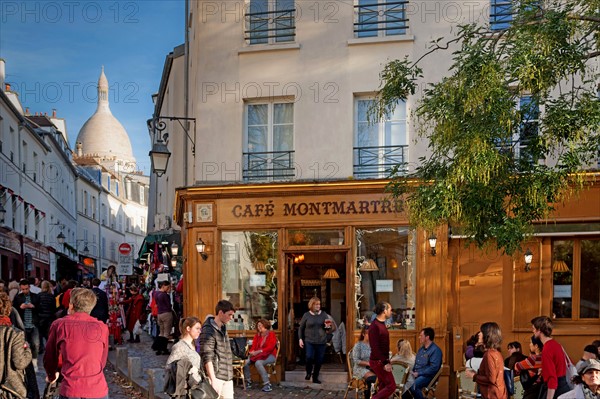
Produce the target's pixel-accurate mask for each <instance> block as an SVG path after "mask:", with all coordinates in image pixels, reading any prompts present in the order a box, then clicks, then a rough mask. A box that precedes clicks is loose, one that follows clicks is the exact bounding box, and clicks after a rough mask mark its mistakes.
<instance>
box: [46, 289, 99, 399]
mask: <svg viewBox="0 0 600 399" xmlns="http://www.w3.org/2000/svg"><path fill="white" fill-rule="evenodd" d="M95 305H96V294H94V292H93V291H92V290H90V289H87V288H75V289H73V291H71V298H70V302H69V309H68V315H67V316H66V317H63V318H61V319H58V320H56V321H54V323H52V325H51V326H50V332H49V334H48V343H47V344H46V353H45V355H44V368H45V369H46V374H47V377H46V378H47V380H48V381H55V380H56V379H57V378H58V373H59V372H60V374H62V375H63V381H62V383H61V385H60V395H61V397H63V398H65V399H72V398H89V399H107V398H108V385H107V384H106V379H105V378H104V372H103V370H104V366H106V359H107V357H108V327H107V326H106V324H104V323H102V322H100V321H98V320H97V319H95V318H94V317H92V316H90V312H91V311H92V309H93V308H94V306H95ZM59 357H60V359H62V367H61V368H60V370H59Z"/></svg>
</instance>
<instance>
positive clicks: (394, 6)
mask: <svg viewBox="0 0 600 399" xmlns="http://www.w3.org/2000/svg"><path fill="white" fill-rule="evenodd" d="M407 4H408V1H406V0H403V1H382V2H376V0H375V1H374V2H373V3H370V4H359V5H355V6H354V9H355V10H356V14H357V21H356V22H355V23H354V34H355V36H356V37H371V36H379V33H380V32H381V34H382V35H383V36H389V35H404V34H406V29H407V28H408V18H406V5H407Z"/></svg>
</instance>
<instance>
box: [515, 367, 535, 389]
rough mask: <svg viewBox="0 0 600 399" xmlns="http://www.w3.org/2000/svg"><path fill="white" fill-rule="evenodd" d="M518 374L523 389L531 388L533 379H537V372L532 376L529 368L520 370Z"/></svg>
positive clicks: (533, 382)
mask: <svg viewBox="0 0 600 399" xmlns="http://www.w3.org/2000/svg"><path fill="white" fill-rule="evenodd" d="M519 376H520V380H521V385H522V386H523V389H524V390H528V389H529V388H531V387H532V386H533V384H535V381H536V379H537V374H536V375H535V376H534V377H532V376H531V375H530V374H529V370H521V372H520V373H519Z"/></svg>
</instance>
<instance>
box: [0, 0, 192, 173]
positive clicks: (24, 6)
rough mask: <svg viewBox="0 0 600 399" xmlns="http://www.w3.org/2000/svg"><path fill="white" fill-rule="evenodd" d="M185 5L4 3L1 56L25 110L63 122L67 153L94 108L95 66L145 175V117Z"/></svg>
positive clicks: (63, 0) (151, 0)
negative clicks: (56, 118) (101, 76)
mask: <svg viewBox="0 0 600 399" xmlns="http://www.w3.org/2000/svg"><path fill="white" fill-rule="evenodd" d="M184 10H185V5H184V1H183V0H135V1H129V0H98V1H81V0H58V1H53V0H38V1H35V0H33V1H32V0H18V1H11V0H2V1H0V58H3V59H4V60H5V62H6V83H10V84H11V90H13V91H15V92H17V93H19V97H20V99H21V103H22V104H23V107H24V108H25V107H28V108H29V111H30V112H31V113H32V114H33V113H36V112H42V113H48V115H51V114H52V110H53V109H56V113H57V117H59V118H65V120H66V124H67V133H68V137H69V145H70V147H71V149H74V148H75V141H76V138H77V135H78V133H79V130H80V129H81V127H82V126H83V124H84V123H85V122H86V121H87V119H88V118H89V117H91V116H92V114H93V113H94V111H95V110H96V104H97V89H96V86H97V82H98V77H99V76H100V72H101V68H102V66H104V72H105V74H106V77H107V78H108V83H109V101H110V108H111V111H112V113H113V115H114V116H115V117H116V118H117V119H118V120H119V121H120V122H121V124H122V125H123V126H124V127H125V130H126V131H127V133H128V134H129V138H130V140H131V145H132V147H133V153H134V156H135V158H136V161H137V166H138V170H141V171H142V172H143V173H144V174H145V175H149V174H150V158H149V157H148V152H149V151H150V147H151V143H150V137H149V135H148V129H147V127H146V120H147V119H149V118H150V117H151V116H152V112H153V104H152V98H151V95H152V94H153V93H156V92H157V91H158V86H159V84H160V78H161V75H162V69H163V66H164V62H165V57H166V56H167V55H168V54H169V53H170V52H171V51H173V48H175V47H177V46H178V45H180V44H182V43H183V41H184V17H185V11H184Z"/></svg>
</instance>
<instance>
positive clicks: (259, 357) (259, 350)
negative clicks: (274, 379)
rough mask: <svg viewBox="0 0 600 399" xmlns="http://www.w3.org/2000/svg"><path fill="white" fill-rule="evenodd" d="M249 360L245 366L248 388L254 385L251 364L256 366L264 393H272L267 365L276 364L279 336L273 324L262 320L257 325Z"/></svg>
mask: <svg viewBox="0 0 600 399" xmlns="http://www.w3.org/2000/svg"><path fill="white" fill-rule="evenodd" d="M248 355H249V358H248V359H246V364H245V365H244V376H245V377H244V378H245V379H246V381H248V385H247V386H248V387H250V386H251V385H252V383H251V379H250V364H254V366H255V367H256V370H257V371H258V374H260V378H261V379H262V383H263V387H262V391H263V392H271V391H272V388H271V383H270V382H269V374H268V373H267V371H266V370H265V365H266V364H273V363H275V361H276V360H277V359H276V356H277V336H275V333H274V332H273V331H272V330H271V323H270V322H269V321H268V320H265V319H260V320H259V321H258V322H257V323H256V335H255V336H254V339H253V340H252V347H251V348H250V351H249V352H248Z"/></svg>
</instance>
